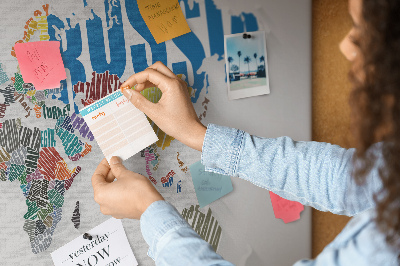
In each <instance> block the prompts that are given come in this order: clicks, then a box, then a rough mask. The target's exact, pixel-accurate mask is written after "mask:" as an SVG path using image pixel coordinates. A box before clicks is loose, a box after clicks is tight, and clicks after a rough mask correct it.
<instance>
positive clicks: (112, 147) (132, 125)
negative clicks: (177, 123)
mask: <svg viewBox="0 0 400 266" xmlns="http://www.w3.org/2000/svg"><path fill="white" fill-rule="evenodd" d="M79 112H80V114H81V115H82V117H83V118H84V119H85V121H86V123H87V125H88V126H89V128H90V130H91V131H92V133H93V136H94V137H95V139H96V141H97V143H98V144H99V146H100V148H101V150H102V151H103V154H104V156H105V157H106V159H107V161H110V159H111V157H112V156H118V157H120V158H121V159H122V160H126V159H128V158H129V157H131V156H133V155H135V154H136V153H138V152H139V151H141V150H143V149H144V148H146V147H147V146H149V145H151V144H153V143H154V142H156V141H157V140H158V138H157V135H156V134H155V133H154V131H153V128H152V127H151V126H150V123H149V121H148V120H147V118H146V116H145V114H144V113H142V112H141V111H140V110H139V109H137V108H136V107H135V106H134V105H133V104H132V103H131V102H129V101H128V99H127V98H126V97H125V96H124V95H123V94H122V93H121V92H120V91H115V92H113V93H112V94H110V95H108V96H106V97H104V98H102V99H100V100H98V101H97V102H94V103H92V104H91V105H89V106H86V107H85V108H83V109H82V110H80V111H79Z"/></svg>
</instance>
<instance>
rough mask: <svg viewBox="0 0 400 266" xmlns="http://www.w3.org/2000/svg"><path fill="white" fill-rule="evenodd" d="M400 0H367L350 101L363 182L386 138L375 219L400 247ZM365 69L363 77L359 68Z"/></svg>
mask: <svg viewBox="0 0 400 266" xmlns="http://www.w3.org/2000/svg"><path fill="white" fill-rule="evenodd" d="M399 16H400V1H399V0H363V7H362V20H363V23H362V25H361V33H360V36H359V38H358V39H357V40H355V43H356V45H357V46H358V47H359V49H360V51H361V55H362V63H361V64H360V66H354V68H353V70H352V71H351V72H350V77H351V81H352V83H353V87H354V90H353V92H352V95H351V99H350V103H351V106H352V109H353V115H354V117H355V124H354V130H355V133H356V135H355V136H356V141H357V144H356V145H357V152H356V156H355V160H356V161H358V162H362V164H358V167H356V169H355V171H354V177H355V178H356V180H357V181H358V183H362V182H363V181H364V180H365V178H366V176H367V174H368V173H369V172H370V170H371V169H372V168H373V167H374V165H375V163H376V159H377V158H376V156H373V154H371V153H370V152H368V149H369V148H370V147H371V145H373V144H374V143H376V142H377V141H382V158H383V160H384V166H383V167H381V168H380V169H379V175H380V178H381V180H382V185H383V186H382V189H381V191H379V192H378V193H377V194H376V195H375V197H374V200H375V202H376V211H377V216H376V222H377V225H378V227H379V229H380V230H381V232H382V233H383V234H385V236H386V241H387V243H388V244H389V245H390V246H392V247H394V248H395V249H397V250H400V19H399ZM359 70H361V72H362V73H363V75H362V78H361V79H360V78H359V75H358V74H357V71H359Z"/></svg>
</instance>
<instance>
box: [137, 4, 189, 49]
mask: <svg viewBox="0 0 400 266" xmlns="http://www.w3.org/2000/svg"><path fill="white" fill-rule="evenodd" d="M137 4H138V7H139V11H140V14H141V15H142V17H143V20H144V22H146V25H147V27H148V28H149V30H150V32H151V34H152V35H153V37H154V39H155V40H156V42H157V44H158V43H162V42H165V41H168V40H171V39H173V38H175V37H178V36H181V35H183V34H186V33H188V32H190V31H191V30H190V28H189V25H188V24H187V22H186V19H185V16H184V15H183V13H182V10H181V7H180V5H179V3H178V0H158V1H157V0H137Z"/></svg>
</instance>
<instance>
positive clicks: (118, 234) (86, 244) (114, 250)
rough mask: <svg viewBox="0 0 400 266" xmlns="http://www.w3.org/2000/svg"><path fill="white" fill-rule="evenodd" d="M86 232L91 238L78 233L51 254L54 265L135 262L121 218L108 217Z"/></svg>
mask: <svg viewBox="0 0 400 266" xmlns="http://www.w3.org/2000/svg"><path fill="white" fill-rule="evenodd" d="M87 233H88V234H89V235H91V236H92V240H89V239H84V238H83V235H80V236H78V237H77V238H75V239H74V240H72V241H71V242H69V243H68V244H66V245H64V246H63V247H61V248H59V249H57V250H56V251H54V252H53V253H51V258H52V259H53V262H54V265H56V266H76V265H96V266H102V265H103V266H104V265H138V263H137V261H136V258H135V255H134V254H133V252H132V249H131V247H130V245H129V242H128V238H127V237H126V234H125V230H124V228H123V226H122V222H121V220H117V219H114V218H111V219H108V220H107V221H105V222H104V223H102V224H100V225H98V226H96V227H95V228H93V229H92V230H90V231H89V232H87Z"/></svg>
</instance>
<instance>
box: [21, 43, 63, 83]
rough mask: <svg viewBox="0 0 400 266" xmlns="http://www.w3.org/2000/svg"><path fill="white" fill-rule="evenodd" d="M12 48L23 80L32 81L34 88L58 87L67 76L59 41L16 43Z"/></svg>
mask: <svg viewBox="0 0 400 266" xmlns="http://www.w3.org/2000/svg"><path fill="white" fill-rule="evenodd" d="M14 49H15V53H16V55H17V59H18V64H19V68H20V70H21V75H22V78H23V79H24V82H25V83H33V85H34V86H35V89H36V90H45V89H54V88H59V87H60V81H61V80H64V79H66V78H67V75H66V73H65V69H64V63H63V61H62V58H61V54H60V42H58V41H48V42H27V43H17V44H15V47H14Z"/></svg>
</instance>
